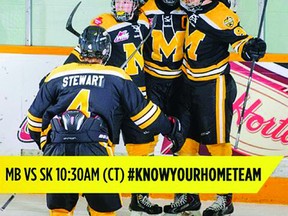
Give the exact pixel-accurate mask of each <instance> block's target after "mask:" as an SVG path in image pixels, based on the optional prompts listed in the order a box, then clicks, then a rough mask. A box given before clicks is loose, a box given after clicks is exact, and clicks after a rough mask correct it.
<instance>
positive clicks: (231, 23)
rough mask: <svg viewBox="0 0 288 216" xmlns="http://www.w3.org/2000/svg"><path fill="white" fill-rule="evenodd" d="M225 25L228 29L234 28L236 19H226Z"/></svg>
mask: <svg viewBox="0 0 288 216" xmlns="http://www.w3.org/2000/svg"><path fill="white" fill-rule="evenodd" d="M224 25H225V26H227V27H228V28H233V26H234V19H233V18H232V17H230V16H228V17H226V18H225V19H224Z"/></svg>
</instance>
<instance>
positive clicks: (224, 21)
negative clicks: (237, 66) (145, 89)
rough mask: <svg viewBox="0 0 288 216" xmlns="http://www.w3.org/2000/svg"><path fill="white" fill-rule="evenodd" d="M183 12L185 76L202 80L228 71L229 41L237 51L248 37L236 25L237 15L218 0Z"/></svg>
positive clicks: (213, 77)
mask: <svg viewBox="0 0 288 216" xmlns="http://www.w3.org/2000/svg"><path fill="white" fill-rule="evenodd" d="M186 12H187V14H188V24H187V29H186V35H185V53H184V60H183V71H184V73H185V74H186V76H187V77H188V78H189V79H191V80H195V81H203V80H211V79H215V78H217V77H218V76H219V75H220V74H223V73H229V71H230V66H229V62H228V61H229V52H228V50H229V44H231V46H232V48H233V49H234V50H235V51H236V52H238V53H240V54H241V52H242V49H243V46H244V44H245V43H246V42H247V41H248V40H249V39H250V38H252V36H249V35H247V33H246V32H245V31H244V29H243V28H242V27H241V26H240V23H239V22H240V21H239V17H238V15H237V14H236V13H234V12H233V11H232V10H230V9H229V8H227V7H226V6H225V5H224V4H223V3H222V2H218V1H213V2H212V3H210V4H207V5H204V6H201V8H200V9H199V8H198V9H196V10H195V11H193V12H191V11H186Z"/></svg>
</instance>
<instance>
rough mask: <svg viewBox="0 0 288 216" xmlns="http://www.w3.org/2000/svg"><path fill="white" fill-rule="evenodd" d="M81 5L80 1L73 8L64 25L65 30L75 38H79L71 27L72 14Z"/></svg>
mask: <svg viewBox="0 0 288 216" xmlns="http://www.w3.org/2000/svg"><path fill="white" fill-rule="evenodd" d="M80 4H81V1H80V2H79V3H78V4H77V5H76V6H75V8H74V9H73V11H72V12H71V14H70V16H69V18H68V20H67V23H66V29H67V30H68V31H69V32H71V33H72V34H74V35H75V36H77V37H79V36H80V34H79V33H78V32H77V31H76V30H75V29H74V28H73V26H72V20H73V17H74V14H75V12H76V10H77V9H78V7H79V5H80Z"/></svg>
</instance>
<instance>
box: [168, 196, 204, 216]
mask: <svg viewBox="0 0 288 216" xmlns="http://www.w3.org/2000/svg"><path fill="white" fill-rule="evenodd" d="M200 207H201V202H200V199H199V195H198V194H180V195H176V198H175V200H174V202H173V203H171V204H170V205H165V206H164V212H165V214H164V215H165V216H170V215H171V216H172V215H173V216H175V215H183V216H184V215H186V216H201V214H200V212H199V210H200Z"/></svg>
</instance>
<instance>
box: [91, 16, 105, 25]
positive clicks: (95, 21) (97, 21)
mask: <svg viewBox="0 0 288 216" xmlns="http://www.w3.org/2000/svg"><path fill="white" fill-rule="evenodd" d="M102 19H103V18H102V17H97V18H95V19H94V21H93V23H94V24H95V25H97V26H99V25H101V24H102V23H103V21H102Z"/></svg>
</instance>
